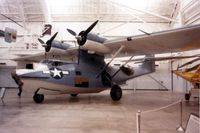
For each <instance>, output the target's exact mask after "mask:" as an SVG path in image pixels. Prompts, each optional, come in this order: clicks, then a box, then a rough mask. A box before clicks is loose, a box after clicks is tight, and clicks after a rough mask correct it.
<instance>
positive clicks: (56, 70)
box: [51, 68, 62, 77]
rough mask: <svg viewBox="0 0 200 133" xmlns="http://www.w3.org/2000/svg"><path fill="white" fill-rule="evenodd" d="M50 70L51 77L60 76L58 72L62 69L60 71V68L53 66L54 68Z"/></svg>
mask: <svg viewBox="0 0 200 133" xmlns="http://www.w3.org/2000/svg"><path fill="white" fill-rule="evenodd" d="M51 72H52V73H53V77H56V76H58V77H61V74H60V73H61V72H62V71H60V70H58V69H56V68H54V70H51Z"/></svg>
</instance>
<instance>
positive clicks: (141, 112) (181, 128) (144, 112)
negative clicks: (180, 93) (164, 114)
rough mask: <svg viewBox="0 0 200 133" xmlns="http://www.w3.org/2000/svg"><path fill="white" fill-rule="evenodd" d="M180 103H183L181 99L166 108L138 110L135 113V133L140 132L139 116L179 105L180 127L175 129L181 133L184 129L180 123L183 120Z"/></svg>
mask: <svg viewBox="0 0 200 133" xmlns="http://www.w3.org/2000/svg"><path fill="white" fill-rule="evenodd" d="M182 102H183V100H182V99H181V100H178V101H176V102H174V103H171V104H169V105H167V106H164V107H160V108H156V109H152V110H147V111H140V110H138V112H137V113H136V125H137V133H140V131H141V116H142V115H143V114H148V113H152V112H156V111H160V110H163V109H166V108H169V107H171V106H174V105H176V104H180V127H178V128H177V131H181V132H183V131H184V129H183V127H182V123H183V118H182V117H183V115H182V114H183V109H182V108H183V106H182Z"/></svg>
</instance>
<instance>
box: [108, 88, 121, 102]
mask: <svg viewBox="0 0 200 133" xmlns="http://www.w3.org/2000/svg"><path fill="white" fill-rule="evenodd" d="M110 96H111V98H112V100H113V101H119V100H120V99H121V97H122V89H121V88H120V87H119V86H118V85H113V87H112V88H111V91H110Z"/></svg>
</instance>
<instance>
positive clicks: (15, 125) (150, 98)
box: [0, 90, 199, 133]
mask: <svg viewBox="0 0 200 133" xmlns="http://www.w3.org/2000/svg"><path fill="white" fill-rule="evenodd" d="M123 93H124V94H123V98H122V99H121V101H120V102H113V101H112V100H111V98H110V96H109V91H104V92H101V93H99V94H83V95H79V96H78V97H76V98H72V97H70V96H69V95H61V96H46V97H45V101H44V103H43V104H36V103H34V102H33V101H32V94H28V93H23V94H22V98H21V99H19V98H18V97H17V90H7V92H6V96H5V103H6V105H5V106H2V105H1V103H0V133H136V112H137V111H138V110H139V109H140V110H142V111H145V110H151V109H155V108H159V107H163V106H166V105H168V104H170V103H173V102H175V101H177V100H179V99H180V98H183V96H184V94H180V93H179V94H178V93H171V92H166V91H161V92H160V91H159V92H158V91H137V92H134V91H132V90H124V91H123ZM191 112H193V113H196V114H198V112H199V104H198V102H197V100H193V101H190V102H184V103H183V113H184V116H183V127H185V126H186V122H187V119H188V118H189V114H190V113H191ZM179 116H180V114H179V105H174V106H172V107H169V108H167V109H164V110H161V111H157V112H153V113H149V114H144V115H142V119H141V133H177V132H178V131H176V127H178V126H179V119H180V117H179Z"/></svg>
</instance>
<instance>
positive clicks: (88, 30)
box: [82, 20, 99, 36]
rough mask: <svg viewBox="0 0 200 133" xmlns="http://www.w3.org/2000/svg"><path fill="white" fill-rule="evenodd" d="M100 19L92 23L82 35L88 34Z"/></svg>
mask: <svg viewBox="0 0 200 133" xmlns="http://www.w3.org/2000/svg"><path fill="white" fill-rule="evenodd" d="M98 21H99V20H97V21H95V22H94V23H93V24H92V25H90V27H88V28H87V30H85V31H84V33H83V35H82V36H86V35H87V34H88V33H89V32H90V31H91V30H92V29H93V28H94V27H95V25H96V24H97V23H98Z"/></svg>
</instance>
